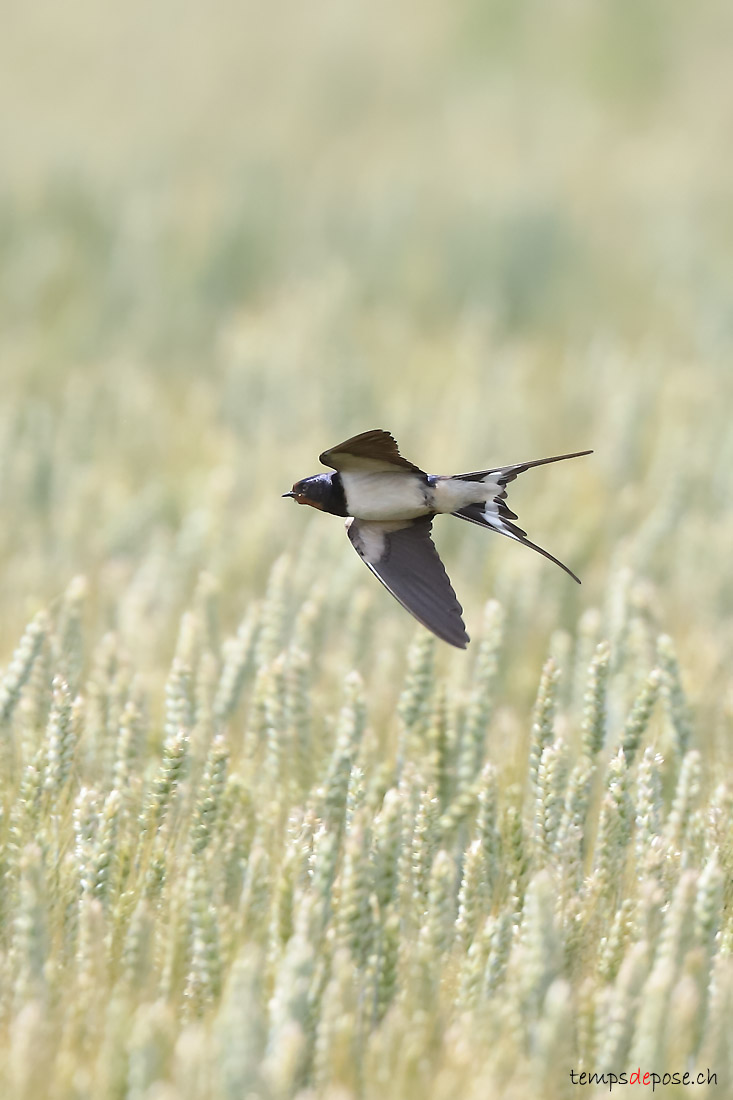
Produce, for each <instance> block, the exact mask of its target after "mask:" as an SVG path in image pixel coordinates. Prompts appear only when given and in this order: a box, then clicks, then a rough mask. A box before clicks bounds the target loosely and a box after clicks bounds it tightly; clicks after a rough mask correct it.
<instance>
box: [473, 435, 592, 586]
mask: <svg viewBox="0 0 733 1100" xmlns="http://www.w3.org/2000/svg"><path fill="white" fill-rule="evenodd" d="M590 454H593V452H592V451H575V452H574V453H573V454H569V455H554V456H553V457H552V458H538V459H536V460H535V461H534V462H519V463H517V464H516V465H515V466H499V467H497V468H496V469H494V470H475V471H474V472H473V473H470V474H457V475H456V477H455V478H454V479H453V480H456V481H475V482H477V488H478V485H481V486H486V498H485V499H483V500H479V501H478V502H477V503H475V504H468V505H466V507H465V508H459V510H458V511H457V512H453V513H452V514H453V515H454V516H458V518H459V519H465V520H468V522H469V523H477V524H478V525H479V527H489V528H490V529H491V530H492V531H498V533H499V534H500V535H506V536H507V538H510V539H514V540H515V541H516V542H521V543H522V544H523V545H524V546H529V548H530V550H536V551H537V553H538V554H542V556H543V557H545V558H549V560H550V561H552V562H554V563H555V565H559V566H560V568H561V569H564V570H565V572H566V573H567V574H568V575H569V576H571V577H572V578H573V580H574V581H577V582H578V584H580V578H579V577H576V575H575V573H573V571H572V569H569V568H568V567H567V565H564V564H563V562H561V561H559V560H558V559H557V558H556V557H554V556H553V555H552V554H550V553H549V551H548V550H543V549H542V547H541V546H538V545H537V544H536V543H534V542H531V541H530V540H529V539H528V538H527V532H526V531H523V530H522V528H521V527H518V526H517V524H516V523H515V522H514V520H515V519H517V518H518V517H517V515H516V513H515V512H512V510H511V508H509V507H508V505H507V503H506V487H507V485H508V484H509V482H510V481H514V479H515V477H518V475H519V474H523V473H524V472H525V470H531V469H532V467H533V466H546V465H547V463H548V462H563V461H564V460H565V459H566V458H581V457H582V456H583V455H590Z"/></svg>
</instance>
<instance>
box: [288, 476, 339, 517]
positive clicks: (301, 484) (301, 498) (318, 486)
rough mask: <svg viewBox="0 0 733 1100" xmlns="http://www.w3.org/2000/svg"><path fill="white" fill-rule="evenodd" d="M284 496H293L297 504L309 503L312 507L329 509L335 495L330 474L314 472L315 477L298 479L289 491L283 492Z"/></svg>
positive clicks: (322, 509)
mask: <svg viewBox="0 0 733 1100" xmlns="http://www.w3.org/2000/svg"><path fill="white" fill-rule="evenodd" d="M283 496H284V497H292V498H293V500H294V501H295V503H296V504H308V505H310V507H311V508H318V509H320V510H321V511H328V505H329V504H330V502H331V498H332V496H333V487H332V485H331V475H330V474H314V476H313V477H304V478H303V480H302V481H296V482H295V485H293V487H292V489H291V490H290V492H289V493H283Z"/></svg>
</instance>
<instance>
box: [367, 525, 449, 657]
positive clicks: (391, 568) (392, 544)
mask: <svg viewBox="0 0 733 1100" xmlns="http://www.w3.org/2000/svg"><path fill="white" fill-rule="evenodd" d="M432 522H433V520H432V517H431V516H421V517H420V518H419V519H415V520H408V521H404V520H398V521H394V522H392V523H377V522H372V521H370V522H367V521H365V520H358V519H352V520H348V521H347V524H346V528H347V531H348V535H349V538H350V539H351V542H352V545H353V547H354V549H355V550H356V552H357V554H358V555H359V557H360V558H361V559H362V560H363V561H364V562H366V564H367V565H368V566H369V568H370V569H371V571H372V573H373V574H374V576H375V577H378V578H379V580H380V581H381V582H382V584H383V585H384V587H385V588H386V589H387V591H388V592H391V593H392V595H393V596H394V597H395V599H396V600H399V602H400V603H401V604H402V606H403V607H404V608H405V609H406V610H407V611H409V612H410V614H411V615H414V616H415V618H416V619H417V621H418V622H420V623H422V625H423V626H425V627H427V628H428V630H431V631H432V632H433V634H436V635H437V636H438V637H439V638H442V640H443V641H444V642H448V643H449V644H450V645H454V646H457V647H458V648H459V649H465V648H466V646H467V645H468V641H469V638H468V634H467V633H466V628H465V626H464V625H463V619H462V618H461V612H462V610H463V609H462V607H461V605H460V604H459V602H458V600H457V599H456V594H455V592H454V591H453V588H452V587H451V583H450V581H449V579H448V574H447V573H446V571H445V568H444V567H443V563H442V561H441V560H440V557H439V556H438V551H437V550H436V549H435V546H434V544H433V540H432V539H431V538H430V529H431V527H432Z"/></svg>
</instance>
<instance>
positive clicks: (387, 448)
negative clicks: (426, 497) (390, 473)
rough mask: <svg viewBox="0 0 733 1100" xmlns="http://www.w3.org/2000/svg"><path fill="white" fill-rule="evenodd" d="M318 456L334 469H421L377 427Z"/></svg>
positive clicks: (418, 471)
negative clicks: (404, 455) (403, 455)
mask: <svg viewBox="0 0 733 1100" xmlns="http://www.w3.org/2000/svg"><path fill="white" fill-rule="evenodd" d="M318 457H319V461H320V462H322V463H323V465H324V466H331V467H332V468H333V469H334V470H346V471H349V470H367V471H369V470H372V471H374V472H375V473H376V472H378V471H386V470H393V469H394V467H395V466H397V467H398V468H399V469H401V470H414V471H415V472H416V473H419V474H421V473H422V472H423V471H422V470H421V469H420V467H419V466H415V464H414V463H412V462H408V461H407V459H406V458H403V457H402V455H401V454H400V452H399V448H398V446H397V443H396V442H395V440H394V439H393V437H392V436H391V435H390V434H389V432H385V431H382V430H381V429H380V428H376V429H375V430H373V431H371V432H362V433H361V435H354V436H352V437H351V439H346V440H345V441H344V442H343V443H338V444H337V445H336V446H335V447H330V448H329V449H328V450H327V451H324V452H323V454H322V455H319V456H318Z"/></svg>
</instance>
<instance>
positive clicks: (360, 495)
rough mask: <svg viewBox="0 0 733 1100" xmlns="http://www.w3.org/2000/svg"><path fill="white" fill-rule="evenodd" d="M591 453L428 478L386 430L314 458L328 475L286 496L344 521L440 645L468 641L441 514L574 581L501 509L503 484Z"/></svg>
mask: <svg viewBox="0 0 733 1100" xmlns="http://www.w3.org/2000/svg"><path fill="white" fill-rule="evenodd" d="M592 453H593V452H592V451H576V452H575V453H574V454H567V455H555V456H554V457H553V458H540V459H537V460H536V461H534V462H519V463H517V464H516V465H514V466H495V467H494V468H492V469H490V470H475V471H474V472H472V473H468V474H453V475H449V474H426V473H425V471H424V470H421V469H420V467H419V466H415V464H414V463H413V462H408V460H407V459H406V458H403V457H402V455H401V454H400V452H399V448H398V447H397V443H396V442H395V440H394V438H393V437H392V436H391V435H390V433H389V432H385V431H382V430H380V429H376V430H374V431H371V432H362V434H361V435H355V436H353V437H352V438H351V439H347V440H346V441H345V442H344V443H339V444H338V446H336V447H331V448H330V449H329V450H328V451H324V452H323V454H322V455H319V461H320V462H322V463H323V465H324V466H330V467H331V469H332V470H335V471H336V472H335V473H333V474H315V475H314V476H313V477H306V478H304V479H303V480H302V481H296V483H295V485H293V488H292V489H291V490H290V492H289V493H283V496H285V497H292V498H293V499H294V500H295V501H297V503H298V504H308V505H310V507H311V508H318V509H320V510H321V511H322V512H330V513H331V514H332V515H335V516H347V517H349V518H348V519H347V520H346V530H347V532H348V536H349V539H350V540H351V544H352V546H353V547H354V549H355V550H356V552H357V554H358V555H359V557H360V558H361V559H362V561H364V562H365V563H366V564H367V565H368V566H369V568H370V569H371V571H372V573H373V574H374V576H375V577H377V578H378V580H380V581H381V582H382V584H383V585H384V587H385V588H386V589H387V591H388V592H391V593H392V595H393V596H394V597H395V599H396V600H398V601H399V602H400V603H401V604H402V606H403V607H404V608H405V609H406V610H407V611H409V612H410V614H411V615H414V616H415V618H416V619H417V621H418V622H419V623H422V625H423V626H425V627H427V629H428V630H431V631H432V632H433V634H436V635H437V636H438V637H439V638H442V640H443V641H444V642H448V643H449V644H450V645H454V646H457V647H458V648H459V649H465V648H466V646H467V645H468V642H469V637H468V634H467V633H466V627H465V625H464V623H463V619H462V617H461V615H462V612H463V608H462V607H461V605H460V604H459V602H458V600H457V599H456V594H455V592H454V591H453V588H452V586H451V583H450V580H449V579H448V574H447V573H446V571H445V568H444V566H443V563H442V561H441V560H440V557H439V556H438V551H437V550H436V549H435V545H434V544H433V540H432V539H431V537H430V532H431V528H432V525H433V519H434V518H435V516H436V515H438V514H439V513H447V514H449V515H452V516H457V517H458V518H459V519H465V520H468V522H469V523H476V524H478V525H479V527H487V528H488V529H489V530H490V531H498V532H499V534H500V535H507V536H508V537H509V538H510V539H515V540H516V541H517V542H521V543H523V544H524V545H525V546H529V547H530V548H531V549H532V550H536V551H537V553H538V554H542V555H543V556H544V557H546V558H549V560H550V561H553V562H554V563H555V565H559V566H560V568H561V569H564V570H565V572H566V573H568V574H569V575H570V576H571V577H572V578H573V580H574V581H577V582H578V584H580V580H579V579H578V577H576V576H575V573H573V572H572V570H570V569H568V567H567V565H563V563H562V562H561V561H558V559H557V558H555V557H553V556H552V554H550V553H548V551H547V550H543V549H542V547H541V546H537V545H536V544H535V543H534V542H530V540H529V539H528V538H527V534H526V532H525V531H523V530H522V529H521V527H518V526H517V525H516V523H514V520H516V519H517V518H518V517H517V516H516V514H515V513H514V512H512V511H511V509H510V508H508V507H507V504H506V487H507V485H508V484H509V482H510V481H514V479H515V478H516V477H517V475H518V474H523V473H524V472H525V470H529V469H531V468H532V467H533V466H544V465H546V464H547V463H548V462H563V461H564V460H565V459H566V458H580V457H581V456H582V455H589V454H592Z"/></svg>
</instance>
